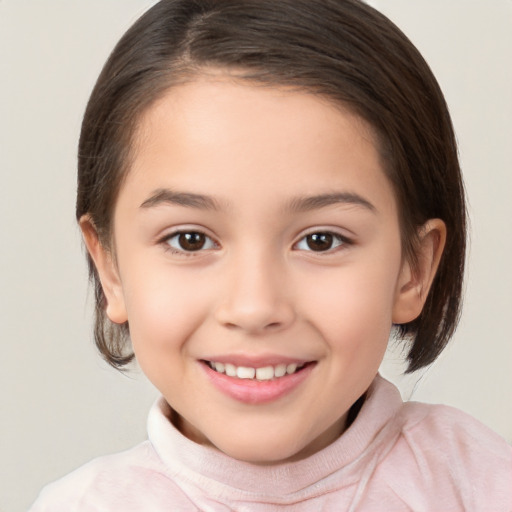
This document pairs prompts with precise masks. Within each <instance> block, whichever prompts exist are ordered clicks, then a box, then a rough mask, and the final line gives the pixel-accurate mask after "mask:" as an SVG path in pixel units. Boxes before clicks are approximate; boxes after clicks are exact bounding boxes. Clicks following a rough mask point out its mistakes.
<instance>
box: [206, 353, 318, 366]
mask: <svg viewBox="0 0 512 512" xmlns="http://www.w3.org/2000/svg"><path fill="white" fill-rule="evenodd" d="M201 360H203V361H209V362H215V363H223V364H232V365H234V366H244V367H247V368H264V367H265V366H277V365H279V364H286V365H288V364H296V365H297V366H300V365H303V364H306V363H309V362H312V360H311V359H301V358H296V357H288V356H281V355H266V356H249V355H244V354H238V355H235V354H232V355H212V356H211V357H210V356H208V357H203V358H201Z"/></svg>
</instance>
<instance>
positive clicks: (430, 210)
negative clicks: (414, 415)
mask: <svg viewBox="0 0 512 512" xmlns="http://www.w3.org/2000/svg"><path fill="white" fill-rule="evenodd" d="M206 68H217V69H221V70H222V69H225V70H232V71H233V72H235V73H236V74H237V76H238V77H241V78H242V79H244V80H249V81H253V82H258V83H263V84H271V85H273V84H275V85H288V86H294V87H296V88H299V89H303V90H306V91H310V92H312V93H315V94H319V95H321V96H323V97H326V98H328V99H330V100H331V101H333V102H334V103H338V104H342V105H344V106H345V107H348V108H349V109H351V110H352V111H354V112H355V113H357V114H358V115H360V116H361V117H362V118H364V119H365V120H366V121H367V122H368V123H369V124H370V125H371V126H372V127H373V129H374V130H375V132H376V134H377V136H378V140H379V142H380V148H379V149H380V151H381V155H382V159H383V162H384V167H385V171H386V173H387V176H388V178H389V179H390V181H391V183H392V185H393V187H394V191H395V194H396V199H397V203H398V208H399V212H400V223H401V230H402V243H403V250H404V254H405V255H406V257H408V258H409V259H410V260H411V261H412V262H413V263H414V261H415V250H414V248H415V242H416V235H417V230H418V227H419V226H421V225H422V224H424V223H425V222H426V221H427V220H428V219H431V218H440V219H442V220H443V221H444V222H445V223H446V226H447V233H448V236H447V242H446V246H445V250H444V254H443V257H442V259H441V263H440V266H439V269H438V272H437V275H436V277H435V280H434V282H433V284H432V288H431V290H430V293H429V295H428V297H427V301H426V304H425V307H424V309H423V311H422V313H421V315H420V316H419V317H418V318H417V319H415V320H414V321H412V322H410V323H407V324H404V325H401V326H399V331H400V334H401V336H402V337H403V338H405V339H406V340H407V342H408V343H409V344H410V346H409V349H408V355H407V359H408V362H409V367H408V371H414V370H417V369H419V368H421V367H423V366H426V365H428V364H430V363H432V362H433V361H434V360H435V359H436V357H437V356H438V355H439V354H440V352H441V351H442V350H443V348H444V347H445V346H446V344H447V342H448V341H449V338H450V337H451V335H452V334H453V331H454V330H455V327H456V325H457V322H458V319H459V314H460V306H461V295H462V281H463V271H464V260H465V243H466V210H465V201H464V188H463V183H462V178H461V174H460V168H459V162H458V157H457V148H456V142H455V137H454V133H453V128H452V124H451V120H450V116H449V113H448V109H447V106H446V103H445V100H444V98H443V95H442V92H441V90H440V88H439V85H438V84H437V81H436V80H435V78H434V76H433V74H432V72H431V71H430V69H429V67H428V65H427V64H426V63H425V61H424V59H423V58H422V57H421V55H420V53H419V52H418V50H417V49H416V48H415V47H414V46H413V44H412V43H411V42H410V41H409V40H408V39H407V37H406V36H405V35H404V34H403V33H402V32H401V31H400V30H399V29H398V28H397V27H396V26H395V25H394V24H393V23H392V22H391V21H389V20H388V19H387V18H386V17H385V16H383V15H382V14H380V13H379V12H378V11H376V10H375V9H373V8H371V7H369V6H368V5H366V4H364V3H363V2H361V1H359V0H279V1H276V0H162V1H160V2H159V3H157V4H156V5H155V6H154V7H152V8H151V9H150V10H149V11H147V12H146V13H145V14H144V15H143V16H142V17H141V18H140V19H139V20H138V21H137V22H136V23H135V24H134V25H133V26H132V27H131V28H130V29H129V30H128V31H127V32H126V34H125V35H124V36H123V37H122V39H121V40H120V41H119V43H118V44H117V46H116V47H115V49H114V51H113V52H112V54H111V55H110V58H109V59H108V61H107V63H106V64H105V66H104V68H103V70H102V72H101V74H100V76H99V78H98V81H97V83H96V86H95V87H94V90H93V92H92V94H91V97H90V99H89V103H88V105H87V109H86V112H85V115H84V119H83V124H82V132H81V136H80V144H79V158H78V196H77V206H76V215H77V218H78V219H80V218H81V217H82V216H83V215H84V214H88V215H90V217H91V220H92V222H93V223H94V226H95V228H96V229H97V232H98V236H99V238H100V241H101V243H102V244H103V245H104V246H105V247H106V248H107V249H108V248H109V247H110V240H111V235H112V225H111V224H112V218H113V211H114V207H115V202H116V198H117V195H118V192H119V189H120V187H121V184H122V182H123V178H124V176H126V173H127V172H128V170H129V168H130V156H131V151H130V149H131V145H132V139H133V135H134V132H135V130H136V127H137V122H138V120H139V119H140V117H141V115H142V114H143V113H144V112H145V111H146V110H147V109H148V108H149V106H150V105H152V104H153V103H154V102H155V101H156V100H157V99H158V98H160V97H161V96H162V95H163V94H164V93H165V92H166V91H167V90H168V89H169V88H170V87H172V86H173V85H175V84H176V83H180V82H183V81H187V80H192V79H193V78H194V76H198V75H199V74H200V73H201V71H202V70H205V69H206ZM88 261H89V270H90V276H91V280H92V281H93V283H94V285H95V293H96V323H95V339H96V344H97V346H98V348H99V350H100V352H101V353H102V355H103V356H104V357H105V359H106V360H107V361H108V362H109V363H110V364H112V365H113V366H115V367H118V368H119V367H122V366H123V365H124V364H126V363H128V362H129V361H130V360H131V359H132V358H133V354H131V352H130V348H129V328H128V325H127V324H125V325H115V324H112V323H111V322H110V321H109V320H108V318H107V316H106V314H105V295H104V293H103V290H102V288H101V284H100V282H99V279H98V275H97V273H96V269H95V268H94V265H93V263H92V261H91V259H90V257H88Z"/></svg>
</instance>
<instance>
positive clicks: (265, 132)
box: [32, 0, 512, 511]
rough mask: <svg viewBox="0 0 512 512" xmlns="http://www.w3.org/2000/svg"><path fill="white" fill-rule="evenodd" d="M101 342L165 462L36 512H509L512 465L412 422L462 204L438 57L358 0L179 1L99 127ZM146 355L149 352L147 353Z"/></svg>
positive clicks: (96, 211) (476, 428)
mask: <svg viewBox="0 0 512 512" xmlns="http://www.w3.org/2000/svg"><path fill="white" fill-rule="evenodd" d="M77 219H78V221H79V224H80V227H81V229H82V232H83V236H84V240H85V244H86V246H87V249H88V254H89V256H88V258H89V268H90V273H91V278H92V280H93V282H94V285H95V290H96V323H95V337H96V343H97V345H98V348H99V350H100V351H101V353H102V355H103V356H104V357H105V359H106V360H107V361H108V362H109V363H110V364H112V365H113V366H114V367H117V368H121V367H123V366H124V365H126V364H128V363H129V362H130V361H131V360H132V359H133V357H134V356H135V357H136V359H137V361H138V363H139V364H140V366H141V368H142V369H143V371H144V372H145V373H146V375H147V376H148V378H149V379H150V380H151V382H152V383H153V384H154V385H155V386H156V387H157V388H158V389H159V391H160V392H161V394H162V398H161V399H160V400H159V401H158V402H157V403H156V404H155V406H154V407H153V409H152V410H151V412H150V415H149V420H148V434H149V440H148V441H147V442H145V443H143V444H141V445H139V446H137V447H135V448H134V449H132V450H130V451H127V452H125V453H121V454H118V455H114V456H109V457H104V458H101V459H97V460H95V461H93V462H91V463H89V464H88V465H86V466H84V467H83V468H81V469H79V470H77V471H75V472H74V473H72V474H71V475H69V476H67V477H65V478H63V479H62V480H60V481H58V482H56V483H55V484H52V485H51V486H49V487H48V488H47V489H45V490H44V491H43V492H42V494H41V496H40V498H39V500H38V501H37V502H36V504H35V505H34V506H33V508H32V510H34V511H42V510H52V511H56V510H63V511H64V510H65V511H70V510H83V511H86V510H155V511H156V510H203V511H205V510H255V511H265V510H280V509H287V508H288V509H290V510H308V511H309V510H333V511H340V510H370V511H371V510H386V511H387V510H393V511H395V510H398V511H399V510H493V511H499V510H504V511H505V510H508V511H509V510H511V509H512V490H511V487H512V486H511V483H512V453H511V449H510V447H509V446H508V445H507V444H506V443H505V442H504V441H503V440H502V439H501V438H499V436H497V435H495V434H493V433H492V432H490V431H489V430H487V429H486V428H485V427H483V426H482V425H480V424H479V423H477V422H476V421H475V420H473V419H471V418H469V417H467V416H465V415H464V414H463V413H461V412H458V411H456V410H453V409H450V408H446V407H440V406H427V405H423V404H417V403H407V404H404V403H402V401H401V399H400V395H399V393H398V391H397V390H396V389H395V388H394V387H393V386H392V385H391V384H390V383H388V382H386V381H385V380H384V379H382V378H381V377H380V376H379V375H378V373H377V372H378V368H379V365H380V363H381V361H382V358H383V354H384V351H385V349H386V345H387V343H388V339H389V337H390V334H395V335H397V336H400V337H401V338H402V339H403V342H404V343H405V345H406V347H407V359H408V363H409V371H414V370H417V369H420V368H423V367H425V366H426V365H429V364H430V363H432V362H433V361H434V360H435V359H436V357H437V356H438V355H439V353H440V352H441V351H442V350H443V348H444V347H445V345H446V344H447V342H448V340H449V338H450V336H451V335H452V333H453V331H454V329H455V326H456V323H457V319H458V316H459V310H460V301H461V288H462V275H463V267H464V253H465V235H466V220H465V204H464V192H463V185H462V180H461V176H460V169H459V164H458V160H457V151H456V145H455V139H454V134H453V129H452V126H451V121H450V118H449V115H448V112H447V108H446V105H445V102H444V99H443V96H442V94H441V92H440V90H439V87H438V85H437V83H436V81H435V79H434V77H433V76H432V74H431V72H430V70H429V68H428V66H427V65H426V64H425V62H424V60H423V59H422V57H421V56H420V55H419V54H418V52H417V50H416V49H415V48H414V47H413V46H412V44H411V43H410V42H409V41H408V40H407V39H406V38H405V36H404V35H403V34H402V33H401V32H400V31H399V30H398V29H397V28H396V27H395V26H394V25H393V24H392V23H391V22H390V21H389V20H387V19H386V18H385V17H383V16H382V15H381V14H379V13H378V12H376V11H375V10H373V9H372V8H370V7H368V6H367V5H365V4H363V3H361V2H360V1H358V0H328V1H320V0H318V1H317V0H281V1H279V2H275V1H273V0H233V1H231V0H229V1H220V0H163V1H161V2H159V3H158V4H157V5H155V6H154V7H153V8H152V9H150V10H149V11H148V12H147V13H146V14H145V15H144V16H143V17H142V18H141V19H140V20H139V21H138V22H136V23H135V25H134V26H133V27H132V28H131V29H130V30H129V31H128V32H127V33H126V34H125V36H124V37H123V38H122V39H121V41H120V42H119V43H118V45H117V46H116V48H115V49H114V52H113V53H112V55H111V57H110V58H109V61H108V62H107V64H106V65H105V67H104V69H103V71H102V73H101V75H100V77H99V79H98V82H97V84H96V87H95V89H94V91H93V93H92V95H91V98H90V101H89V104H88V107H87V111H86V113H85V116H84V121H83V125H82V133H81V138H80V147H79V180H78V198H77ZM132 350H133V352H132Z"/></svg>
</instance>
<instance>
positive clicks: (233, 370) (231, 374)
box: [226, 363, 236, 377]
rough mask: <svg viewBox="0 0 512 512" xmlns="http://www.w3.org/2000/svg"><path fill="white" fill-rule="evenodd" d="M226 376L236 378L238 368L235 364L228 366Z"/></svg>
mask: <svg viewBox="0 0 512 512" xmlns="http://www.w3.org/2000/svg"><path fill="white" fill-rule="evenodd" d="M226 375H227V376H228V377H236V366H235V365H234V364H229V363H228V364H226Z"/></svg>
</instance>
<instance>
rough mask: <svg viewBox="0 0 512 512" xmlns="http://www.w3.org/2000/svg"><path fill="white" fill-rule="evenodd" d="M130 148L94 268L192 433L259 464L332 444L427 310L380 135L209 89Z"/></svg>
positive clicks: (186, 88)
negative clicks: (402, 325)
mask: <svg viewBox="0 0 512 512" xmlns="http://www.w3.org/2000/svg"><path fill="white" fill-rule="evenodd" d="M136 148H137V151H136V154H135V158H134V161H133V165H132V168H131V170H130V172H129V174H128V177H127V179H126V181H125V182H124V184H123V186H122V188H121V192H120V195H119V198H118V202H117V205H116V210H115V219H114V243H115V254H116V259H117V267H113V268H112V269H111V271H110V272H109V271H108V269H107V270H105V269H103V270H101V269H100V271H101V274H102V281H103V285H104V287H105V291H106V294H107V298H108V303H109V305H108V309H107V313H108V314H109V316H110V318H111V319H112V320H114V321H116V322H124V321H126V320H128V321H129V326H130V333H131V338H132V342H133V347H134V350H135V353H136V356H137V359H138V361H139V363H140V366H141V367H142V369H143V370H144V372H145V373H146V375H147V376H148V377H149V379H150V380H151V381H152V382H153V384H154V385H155V386H156V387H157V388H158V389H159V390H160V391H161V392H162V393H163V395H164V396H165V398H166V399H167V401H168V402H169V404H170V405H171V406H172V407H173V408H174V409H175V410H176V411H177V412H178V413H179V414H180V415H181V418H182V420H181V426H180V428H181V429H182V431H183V433H185V434H186V435H187V436H189V437H190V438H192V439H193V440H196V441H198V442H202V443H205V444H212V445H214V446H215V447H217V448H218V449H220V450H222V451H223V452H226V453H227V454H229V455H231V456H233V457H235V458H239V459H244V460H248V461H253V462H259V463H276V462H282V461H285V460H294V459H298V458H301V457H304V456H307V455H308V454H311V453H314V452H315V451H318V450H319V449H321V448H323V447H324V446H326V445H327V444H329V443H330V442H332V441H333V440H334V439H335V438H336V437H338V436H339V435H340V433H341V432H342V431H343V430H344V428H345V421H346V414H347V412H348V410H349V408H350V407H351V406H352V404H353V403H354V402H355V401H356V400H357V398H358V397H359V396H361V394H363V393H364V392H365V390H366V389H367V388H368V386H369V385H370V383H371V382H372V380H373V378H374V377H375V375H376V373H377V371H378V367H379V364H380V362H381V360H382V357H383V354H384V351H385V348H386V344H387V341H388V336H389V333H390V329H391V325H392V323H393V322H394V321H407V320H411V319H412V318H408V315H410V316H415V314H416V313H417V312H416V313H411V311H410V310H411V308H410V305H409V304H408V303H407V293H406V290H407V289H408V284H407V283H408V281H409V279H410V276H411V274H410V270H409V267H408V264H407V263H404V262H403V261H402V252H401V241H400V230H399V222H398V213H397V205H396V202H395V199H394V195H393V190H392V187H391V185H390V183H389V182H388V179H387V178H386V176H385V174H384V172H383V170H382V166H381V163H380V160H379V155H378V153H377V150H376V148H375V144H374V141H373V135H372V133H371V131H370V130H369V129H368V127H367V125H366V124H365V123H364V122H363V121H361V120H360V119H359V118H357V117H355V116H354V115H352V114H350V113H348V112H343V111H342V110H340V109H337V108H335V107H334V106H332V105H331V104H329V103H328V102H326V101H324V100H322V99H320V98H318V97H315V96H313V95H310V94H306V93H300V92H290V91H287V90H285V89H278V88H270V87H263V86H252V85H247V84H240V83H238V84H237V83H234V82H230V81H229V80H228V79H222V78H219V79H217V80H210V81H208V80H206V79H205V80H204V81H197V82H195V83H191V84H188V85H182V86H179V87H176V88H174V89H172V90H171V91H170V92H169V93H168V94H167V95H166V96H165V97H164V98H163V99H162V100H161V101H160V102H158V103H157V104H156V105H155V106H153V107H152V108H151V109H150V110H149V111H148V112H147V113H146V115H145V116H144V118H143V120H142V121H141V126H140V132H139V134H138V136H137V146H136ZM210 362H215V363H222V364H223V365H224V366H225V367H226V365H228V366H227V367H228V371H229V372H231V371H232V370H233V368H232V367H231V366H229V365H234V366H235V367H239V368H238V371H239V372H240V376H251V374H254V373H255V372H254V370H253V369H256V370H258V369H259V371H258V373H257V377H260V380H258V379H241V378H238V377H231V376H228V375H226V374H225V373H224V374H223V373H219V372H216V371H215V370H213V369H212V368H211V367H210V365H209V363H210ZM291 364H297V365H299V367H300V366H301V365H303V364H305V366H304V368H303V369H301V370H299V371H297V372H296V373H292V374H290V375H287V376H284V377H278V378H276V377H275V374H276V373H277V375H280V372H281V373H282V372H283V371H284V368H285V367H286V365H291ZM268 367H270V368H268ZM219 368H220V369H222V365H219ZM240 368H241V369H240ZM262 368H265V369H264V370H262ZM235 370H236V369H235ZM292 370H293V367H290V371H292ZM272 375H274V378H273V379H271V380H265V379H268V378H269V377H272Z"/></svg>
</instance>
